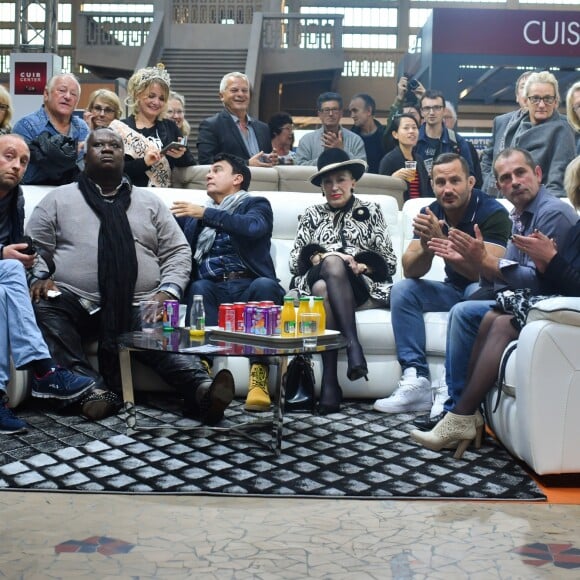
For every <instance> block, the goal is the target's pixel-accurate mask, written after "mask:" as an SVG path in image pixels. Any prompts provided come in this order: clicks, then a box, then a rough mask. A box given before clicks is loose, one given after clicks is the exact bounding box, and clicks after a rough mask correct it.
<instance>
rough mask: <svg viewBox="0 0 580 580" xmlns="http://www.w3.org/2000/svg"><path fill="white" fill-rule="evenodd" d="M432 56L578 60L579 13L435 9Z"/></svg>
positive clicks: (579, 47) (579, 54)
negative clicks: (562, 58)
mask: <svg viewBox="0 0 580 580" xmlns="http://www.w3.org/2000/svg"><path fill="white" fill-rule="evenodd" d="M433 53H434V54H435V53H454V54H457V53H462V54H503V55H508V54H509V55H521V56H567V57H579V58H580V12H578V11H577V12H560V11H556V10H479V9H466V8H436V9H434V10H433Z"/></svg>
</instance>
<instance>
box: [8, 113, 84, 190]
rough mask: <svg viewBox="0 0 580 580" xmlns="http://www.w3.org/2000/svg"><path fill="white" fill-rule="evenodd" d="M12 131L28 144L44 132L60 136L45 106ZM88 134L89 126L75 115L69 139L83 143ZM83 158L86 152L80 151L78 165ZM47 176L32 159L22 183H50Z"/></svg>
mask: <svg viewBox="0 0 580 580" xmlns="http://www.w3.org/2000/svg"><path fill="white" fill-rule="evenodd" d="M12 131H13V132H14V133H18V134H19V135H22V137H24V140H25V141H26V143H30V142H31V141H32V140H33V139H35V138H36V137H38V135H40V134H41V133H44V132H47V133H49V134H50V135H58V134H59V131H57V130H56V128H55V127H54V125H53V124H52V123H51V122H50V119H49V117H48V115H47V114H46V110H45V108H44V105H43V106H42V107H41V108H40V109H38V111H35V112H34V113H30V114H28V115H25V116H24V117H22V119H20V120H19V121H18V122H17V123H16V125H14V129H13V130H12ZM88 134H89V127H88V125H87V124H86V123H85V122H84V121H83V120H82V119H80V118H79V117H77V116H76V115H73V116H72V118H71V125H70V130H69V133H68V137H71V138H72V139H75V140H76V141H77V142H78V143H83V142H84V141H85V140H86V138H87V136H88ZM83 157H84V150H83V151H79V152H78V155H77V164H79V163H82V159H83ZM47 176H48V173H47V172H46V171H45V170H44V169H43V167H42V165H39V164H37V163H34V159H31V160H30V163H29V164H28V169H27V170H26V173H25V174H24V178H23V179H22V183H27V184H31V183H37V184H43V183H47V182H48V181H49V179H48V177H47Z"/></svg>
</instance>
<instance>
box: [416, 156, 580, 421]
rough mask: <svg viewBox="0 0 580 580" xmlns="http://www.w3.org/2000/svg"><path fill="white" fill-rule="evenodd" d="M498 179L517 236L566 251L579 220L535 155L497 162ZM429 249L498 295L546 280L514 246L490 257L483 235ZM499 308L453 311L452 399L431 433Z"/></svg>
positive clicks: (479, 305)
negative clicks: (460, 264)
mask: <svg viewBox="0 0 580 580" xmlns="http://www.w3.org/2000/svg"><path fill="white" fill-rule="evenodd" d="M494 173H495V177H496V181H497V186H498V189H499V191H500V192H501V194H502V195H503V196H504V197H505V198H507V199H508V200H509V201H511V202H512V203H513V205H514V209H513V210H512V212H511V217H512V220H513V227H512V232H513V233H514V234H520V235H524V236H527V235H529V234H531V233H532V232H534V231H539V232H542V233H543V234H545V235H546V236H548V237H550V238H552V239H553V240H554V242H555V243H556V245H557V246H558V247H562V245H563V242H564V240H565V238H566V236H567V234H568V230H569V229H570V228H571V227H572V226H573V225H574V224H575V223H576V222H577V220H578V215H577V214H576V211H575V210H574V209H573V208H572V206H571V205H569V204H567V203H565V202H563V201H562V200H561V199H559V198H557V197H555V196H554V195H552V194H551V193H550V192H549V191H548V190H547V189H546V188H545V187H544V186H543V185H542V170H541V169H540V167H539V166H537V165H536V164H535V162H534V160H533V159H532V157H531V156H530V154H529V153H528V152H527V151H525V150H524V149H518V148H512V149H504V150H503V151H502V152H501V153H500V154H499V155H498V156H497V157H496V160H495V162H494ZM429 247H430V248H431V249H432V250H433V251H434V252H435V254H436V255H438V256H441V257H442V258H444V259H445V260H446V261H447V262H451V263H454V262H455V261H463V260H468V261H470V262H472V263H474V264H476V266H477V268H478V269H479V270H480V271H481V273H482V276H483V277H484V278H485V279H486V280H489V281H490V282H489V285H490V287H492V288H493V290H494V291H501V290H515V289H517V288H529V289H530V290H531V291H532V293H534V294H538V293H540V279H539V278H538V276H537V273H536V268H535V265H534V262H533V261H532V259H531V258H530V257H529V256H528V255H527V254H525V253H524V252H521V251H520V250H518V249H517V248H516V247H515V246H514V245H513V244H512V243H511V242H510V243H509V244H508V247H507V251H506V254H505V256H504V257H503V258H499V259H498V258H497V257H495V256H492V255H490V254H489V253H488V252H487V251H486V248H485V246H484V244H483V242H482V239H481V235H480V234H479V232H477V231H476V237H475V238H471V237H469V236H465V235H464V234H462V233H461V232H451V233H450V235H449V242H448V243H441V241H440V240H436V241H433V242H431V243H429ZM493 305H495V300H489V301H488V300H480V301H475V300H467V301H465V302H460V303H459V304H456V305H455V306H454V307H453V308H452V309H451V312H450V315H449V322H448V326H447V348H446V355H445V369H446V381H447V387H448V393H449V398H448V400H447V401H446V402H445V405H444V411H443V413H442V414H441V415H439V416H438V417H434V418H433V419H432V420H431V421H430V422H429V423H425V425H424V427H425V428H429V429H431V428H432V427H434V426H435V425H436V424H437V422H438V420H440V419H442V418H443V416H444V414H445V413H446V412H447V411H449V410H451V409H452V408H453V406H454V405H455V403H456V402H457V401H458V400H459V397H460V396H461V393H462V391H463V389H464V387H465V384H466V383H467V373H468V364H469V355H470V353H471V350H472V348H473V344H474V342H475V337H476V335H477V331H478V329H479V325H480V323H481V320H482V319H483V317H484V316H485V314H486V313H487V312H488V311H489V309H490V307H492V306H493ZM416 424H417V423H416Z"/></svg>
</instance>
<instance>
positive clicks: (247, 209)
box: [177, 197, 278, 280]
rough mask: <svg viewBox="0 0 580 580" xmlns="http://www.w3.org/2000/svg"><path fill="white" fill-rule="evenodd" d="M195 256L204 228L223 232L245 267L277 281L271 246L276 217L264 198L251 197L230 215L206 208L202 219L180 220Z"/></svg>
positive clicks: (195, 269) (193, 275) (194, 265)
mask: <svg viewBox="0 0 580 580" xmlns="http://www.w3.org/2000/svg"><path fill="white" fill-rule="evenodd" d="M177 221H178V223H179V225H180V226H181V229H182V230H183V233H184V234H185V237H186V238H187V241H188V242H189V245H190V246H191V249H192V253H193V255H195V248H196V245H197V238H198V237H199V234H200V232H201V230H202V228H203V227H204V226H209V227H212V228H215V229H221V230H223V231H224V232H226V233H227V234H229V236H230V239H231V241H232V244H233V246H234V248H235V250H236V252H237V254H238V256H239V257H240V258H241V260H242V262H243V263H244V265H245V267H246V268H247V269H248V270H250V271H251V272H253V273H254V274H255V275H256V277H265V278H270V279H272V280H278V278H277V277H276V269H275V267H274V262H273V260H272V256H271V255H270V246H271V241H272V228H273V225H274V214H273V212H272V206H271V205H270V202H269V201H268V200H267V199H266V198H265V197H248V198H247V199H245V200H244V201H243V202H242V203H241V204H240V205H239V206H238V208H237V209H236V211H235V213H233V214H230V213H228V212H227V211H222V210H219V209H215V208H209V207H207V208H206V209H205V213H204V216H203V220H198V219H197V218H192V217H183V218H177ZM197 271H198V268H197V264H196V263H195V261H194V264H193V268H192V271H191V272H192V273H191V277H192V279H193V280H196V279H197Z"/></svg>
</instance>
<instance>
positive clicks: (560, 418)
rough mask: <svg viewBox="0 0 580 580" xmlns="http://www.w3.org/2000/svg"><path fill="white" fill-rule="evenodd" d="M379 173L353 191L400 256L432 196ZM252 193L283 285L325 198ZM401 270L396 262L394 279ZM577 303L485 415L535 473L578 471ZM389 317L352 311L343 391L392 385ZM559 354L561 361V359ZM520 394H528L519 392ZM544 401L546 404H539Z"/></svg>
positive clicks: (531, 330) (438, 354)
mask: <svg viewBox="0 0 580 580" xmlns="http://www.w3.org/2000/svg"><path fill="white" fill-rule="evenodd" d="M272 171H274V170H272ZM308 171H310V170H308ZM375 177H380V176H375ZM384 179H387V180H393V179H394V180H395V181H394V182H392V181H391V182H390V183H394V184H395V185H397V187H398V190H397V191H395V193H394V194H393V192H392V191H390V190H389V189H388V184H389V182H388V181H382V182H380V181H379V183H382V184H383V186H385V184H387V186H386V188H385V190H383V191H385V193H379V194H374V195H373V194H368V193H359V192H358V191H357V195H359V196H360V197H361V198H363V199H367V200H371V201H374V202H376V203H378V204H379V205H380V206H381V208H382V210H383V213H384V215H385V218H386V222H387V225H388V228H389V231H390V234H391V239H392V242H393V247H394V249H395V252H396V253H397V255H398V256H399V259H400V256H401V254H402V252H403V250H404V248H405V247H406V246H407V244H408V242H409V241H410V239H411V237H412V226H411V221H412V218H413V217H414V216H415V215H416V213H417V212H418V211H419V209H420V207H422V206H423V205H427V204H428V203H430V201H432V200H428V199H418V200H412V201H409V202H407V203H406V204H405V205H404V207H403V209H402V210H400V209H399V203H400V200H399V197H400V193H401V188H400V186H399V185H398V184H397V182H398V180H396V179H395V178H384ZM49 189H50V188H48V187H42V186H26V187H25V198H26V215H30V213H31V211H32V209H33V208H34V206H35V204H36V203H37V202H38V200H39V199H41V197H42V196H43V195H44V194H45V193H46V192H47V191H49ZM153 191H155V192H156V193H157V194H158V195H159V196H160V197H162V198H163V200H164V201H165V202H166V203H167V204H168V205H170V204H171V203H172V201H173V200H177V199H188V200H191V201H194V202H196V203H204V202H205V199H206V193H205V191H204V190H203V189H155V190H153ZM255 195H263V196H264V197H266V198H268V199H269V200H270V203H271V204H272V208H273V211H274V232H273V239H272V256H273V259H274V263H275V265H276V271H277V273H278V276H279V278H280V279H281V282H282V284H283V286H284V287H286V288H288V284H289V281H290V272H289V269H288V254H289V251H290V248H291V247H292V243H293V240H294V237H295V234H296V228H297V224H298V217H299V215H300V214H301V213H302V212H303V211H304V209H305V208H306V207H308V206H310V205H312V204H317V203H321V202H322V197H321V195H320V194H319V193H313V192H312V193H309V192H304V191H277V190H274V191H267V190H261V191H257V192H255ZM428 276H429V277H430V278H432V279H442V276H443V264H442V262H441V261H439V260H437V261H436V262H435V263H434V265H433V267H432V269H431V271H430V272H429V275H428ZM400 277H401V271H400V268H399V269H398V272H397V275H396V277H395V280H397V279H400ZM570 301H571V302H570ZM579 302H580V299H569V301H568V302H565V304H566V306H565V308H570V307H572V306H573V307H574V310H573V311H570V313H569V314H561V313H560V314H547V315H546V319H545V320H539V321H537V322H534V323H533V324H530V325H529V326H528V327H526V328H525V330H524V332H523V333H522V338H521V340H520V345H519V346H518V348H517V350H516V351H515V353H514V354H513V355H512V356H511V358H510V363H509V364H508V366H507V374H506V383H508V385H511V388H510V387H508V391H509V392H510V393H511V394H509V395H506V394H504V395H503V397H502V400H501V401H500V405H499V408H498V410H497V412H496V413H495V414H492V415H491V416H490V423H491V425H492V427H493V429H494V430H495V431H496V432H497V434H498V436H499V438H500V439H501V440H502V441H503V442H504V443H505V445H506V447H508V449H510V451H512V453H514V455H516V456H517V457H520V458H522V459H523V460H525V461H526V462H527V463H528V464H529V465H530V466H531V467H532V468H533V469H534V470H536V471H537V472H538V473H560V472H580V448H579V447H578V445H577V443H576V442H577V441H578V440H579V437H578V436H579V435H580V433H579V431H580V426H579V425H580V424H579V422H578V421H577V420H576V414H577V413H578V412H579V411H580V376H579V374H578V373H579V371H578V368H579V366H580V361H579V359H580V357H579V356H578V354H577V353H578V349H577V346H576V345H577V342H576V341H577V340H578V339H579V338H580V329H579V328H578V326H580V322H579V321H580V314H579V313H578V311H580V305H579ZM562 304H564V302H563V303H562ZM390 316H391V315H390V311H388V310H383V309H381V310H367V311H362V312H358V313H357V323H358V330H359V336H360V339H361V342H362V344H363V347H364V350H365V354H366V357H367V362H368V367H369V377H368V378H369V380H368V382H366V381H364V380H363V379H361V380H358V381H356V382H351V381H349V380H348V379H347V378H346V357H345V353H344V352H341V353H340V355H339V378H340V383H341V386H342V388H343V391H344V396H345V398H347V399H348V398H357V399H369V406H370V402H371V400H373V399H375V398H378V397H385V396H387V395H388V394H390V393H391V392H392V391H393V390H394V388H395V387H396V384H397V381H398V379H399V377H400V367H399V364H398V362H397V357H396V351H395V343H394V338H393V333H392V328H391V324H390ZM550 316H551V317H552V318H553V319H551V318H550ZM425 322H426V328H427V355H428V361H429V365H430V370H431V378H432V380H435V379H438V378H439V377H440V376H441V375H442V373H443V372H444V353H445V335H446V325H447V313H428V314H426V315H425ZM574 339H576V340H574ZM88 348H89V350H90V351H91V352H92V353H93V354H95V353H96V351H95V348H94V345H88ZM91 349H92V350H91ZM466 356H469V353H466ZM314 358H315V361H314V366H315V375H316V378H317V382H318V383H319V382H320V376H321V365H320V360H319V359H318V357H314ZM563 361H566V364H564V363H563ZM215 365H216V367H217V368H222V367H227V368H230V370H232V372H233V373H234V376H235V379H236V393H237V394H238V395H239V396H243V395H245V393H246V392H247V386H248V363H247V361H246V360H245V359H240V358H232V359H226V358H223V357H221V358H219V357H218V358H217V359H216V361H215ZM272 374H273V373H272ZM134 381H135V385H136V388H137V389H139V388H141V389H154V388H163V383H162V381H161V380H160V379H159V377H157V376H155V373H153V372H151V370H150V369H145V368H144V367H140V366H139V365H138V364H135V365H134ZM574 387H575V388H574ZM165 388H166V386H165ZM8 390H9V395H10V397H11V401H12V404H14V405H17V404H18V403H20V402H21V401H22V400H23V398H24V397H25V396H26V395H27V392H28V377H27V374H26V373H24V372H21V371H18V372H14V373H13V374H12V378H11V382H10V384H9V389H8ZM556 391H557V392H558V400H557V402H556V397H555V392H556ZM522 393H525V395H524V396H521V394H522ZM514 394H515V395H514ZM520 399H521V401H520ZM544 400H545V401H546V404H545V405H542V401H544ZM548 409H550V413H549V414H548V413H547V410H548ZM543 410H544V411H545V412H543ZM545 422H549V428H548V430H549V434H550V435H549V437H546V432H547V429H546V427H544V423H545ZM558 458H559V459H558Z"/></svg>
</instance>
